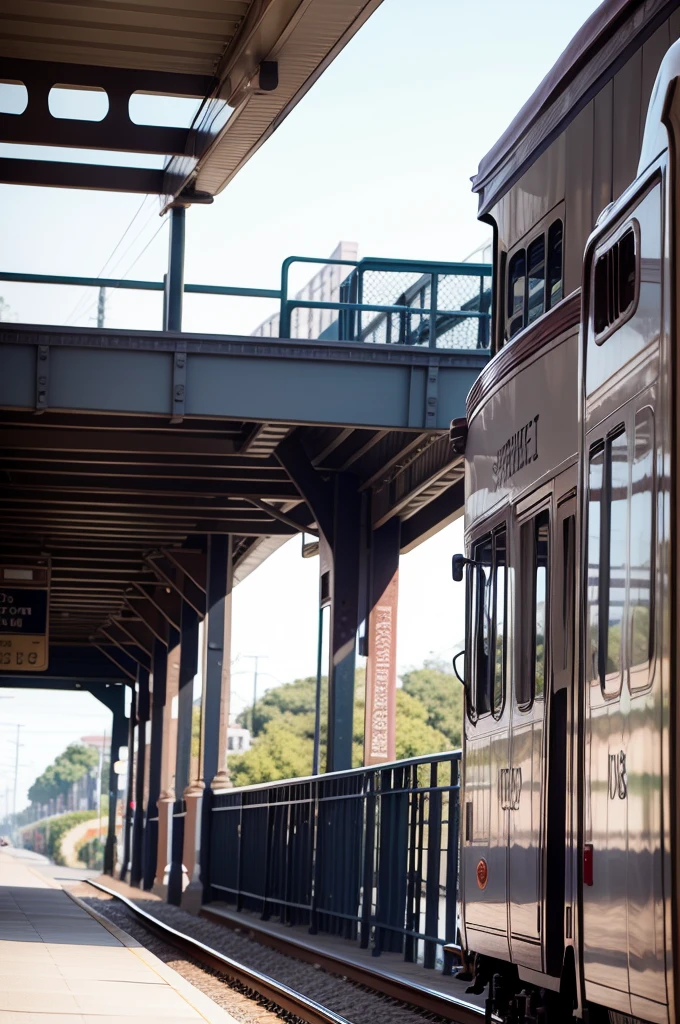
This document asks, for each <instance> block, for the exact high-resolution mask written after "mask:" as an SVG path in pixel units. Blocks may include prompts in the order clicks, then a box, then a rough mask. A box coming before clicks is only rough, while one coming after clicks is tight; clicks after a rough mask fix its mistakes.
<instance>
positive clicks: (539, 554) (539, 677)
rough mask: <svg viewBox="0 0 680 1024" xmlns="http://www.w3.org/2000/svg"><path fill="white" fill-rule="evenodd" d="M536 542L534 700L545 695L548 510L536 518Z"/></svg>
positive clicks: (533, 647) (533, 648) (533, 646)
mask: <svg viewBox="0 0 680 1024" xmlns="http://www.w3.org/2000/svg"><path fill="white" fill-rule="evenodd" d="M535 524H536V533H535V540H534V601H533V618H534V642H533V644H532V650H533V652H534V698H535V699H539V698H540V697H542V696H543V695H544V693H545V666H546V657H545V655H546V626H547V613H548V542H549V539H550V533H549V531H550V526H549V519H548V510H547V509H546V510H545V511H544V512H541V514H540V515H538V516H536V519H535Z"/></svg>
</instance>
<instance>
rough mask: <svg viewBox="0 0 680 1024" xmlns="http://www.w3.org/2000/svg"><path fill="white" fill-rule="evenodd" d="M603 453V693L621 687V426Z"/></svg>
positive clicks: (624, 520)
mask: <svg viewBox="0 0 680 1024" xmlns="http://www.w3.org/2000/svg"><path fill="white" fill-rule="evenodd" d="M607 456H608V458H607V475H608V477H609V480H608V488H607V490H608V494H607V497H608V499H609V500H608V506H609V508H608V513H609V515H608V534H609V537H608V540H609V544H608V552H606V556H607V577H608V594H607V614H606V623H607V626H606V629H607V637H606V661H605V666H606V667H605V675H604V680H603V690H604V693H605V694H606V695H607V696H612V695H613V694H616V693H618V692H619V690H620V688H621V670H622V668H623V659H622V654H623V636H622V633H623V611H624V607H625V603H626V564H627V561H628V559H627V549H628V543H627V542H628V438H627V436H626V432H625V430H624V431H621V433H619V434H617V435H616V436H614V437H610V438H608V440H607ZM603 618H605V617H604V616H603Z"/></svg>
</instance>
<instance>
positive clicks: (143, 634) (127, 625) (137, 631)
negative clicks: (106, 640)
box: [113, 615, 154, 669]
mask: <svg viewBox="0 0 680 1024" xmlns="http://www.w3.org/2000/svg"><path fill="white" fill-rule="evenodd" d="M113 622H114V623H115V625H116V626H117V628H118V631H119V633H122V634H123V635H124V636H127V637H128V640H129V641H130V643H133V644H134V645H135V646H136V647H137V648H139V650H141V651H143V652H144V654H145V655H146V656H147V659H148V662H149V664H148V666H147V668H148V669H150V668H151V652H152V651H153V641H154V635H153V633H152V632H151V630H150V629H149V627H148V626H147V625H146V624H145V623H144V622H142V621H141V619H132V618H129V617H124V616H122V615H121V617H120V618H117V619H114V620H113ZM140 664H143V662H140Z"/></svg>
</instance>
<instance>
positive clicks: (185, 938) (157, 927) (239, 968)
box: [87, 879, 484, 1024]
mask: <svg viewBox="0 0 680 1024" xmlns="http://www.w3.org/2000/svg"><path fill="white" fill-rule="evenodd" d="M87 884H88V885H90V886H92V887H93V888H94V889H98V890H99V891H100V892H101V893H103V894H105V895H106V896H108V897H110V898H112V899H114V900H116V901H117V902H119V903H121V904H123V905H124V906H125V908H126V910H127V911H128V913H130V914H131V915H132V916H133V918H134V919H135V920H136V921H137V922H138V923H139V924H141V925H142V927H143V928H145V929H146V930H147V931H149V932H150V933H151V934H152V935H154V936H155V937H156V938H158V939H160V940H161V941H162V942H164V943H166V944H167V945H169V946H172V947H173V948H175V949H177V950H178V951H179V952H181V953H182V954H183V955H184V956H187V957H190V958H191V959H193V960H194V961H198V962H199V963H200V964H202V965H203V966H205V967H207V968H208V969H209V970H211V971H214V972H215V973H217V974H220V975H222V976H223V977H225V978H226V979H228V980H229V981H230V982H232V983H236V984H237V985H239V986H242V987H243V988H245V989H247V990H250V991H252V992H253V993H255V994H256V996H257V997H259V998H261V999H263V1000H266V1001H267V1002H268V1003H271V1004H273V1005H274V1006H276V1007H278V1008H280V1009H281V1010H284V1011H285V1012H286V1013H289V1014H292V1015H293V1016H294V1017H296V1018H298V1019H299V1020H302V1021H305V1022H307V1024H354V1022H353V1021H352V1020H350V1019H349V1018H347V1017H343V1016H342V1015H341V1014H338V1013H336V1012H335V1011H334V1010H332V1009H330V1008H329V1007H327V1006H323V1005H322V1004H321V1003H319V1002H317V1001H316V1000H314V999H310V998H309V997H308V996H306V995H304V994H303V993H301V992H298V991H297V990H296V989H294V988H291V987H290V986H289V985H286V984H284V983H283V982H280V981H277V980H276V979H275V978H272V977H271V976H270V975H267V974H264V973H263V972H262V971H258V970H256V969H255V968H253V967H249V966H247V965H246V964H243V963H240V962H239V961H238V960H235V959H234V958H233V957H230V956H227V955H226V954H225V953H221V952H220V951H219V950H216V949H213V948H212V947H211V946H208V945H206V944H205V943H203V942H201V941H200V940H199V939H196V938H194V937H193V936H190V935H186V934H185V933H184V932H181V931H178V930H177V929H176V928H173V927H172V926H171V925H169V924H167V923H166V922H164V921H161V920H159V919H158V918H157V917H154V916H153V914H150V913H148V911H146V910H143V909H142V908H141V907H139V906H138V905H137V904H136V903H135V902H134V901H133V900H131V899H128V898H127V897H126V896H123V895H122V894H121V893H119V892H117V891H116V890H115V889H109V888H108V887H107V886H105V885H102V884H101V883H99V882H94V881H92V880H91V879H87ZM282 951H283V950H282ZM298 953H299V951H298V950H297V949H296V948H295V947H293V946H291V947H289V948H288V950H287V955H288V956H293V957H297V956H298ZM323 959H324V960H328V959H329V958H328V957H324V958H323ZM324 966H325V967H326V969H327V970H330V972H331V973H333V974H342V975H344V976H345V977H351V980H352V981H354V982H357V983H358V984H360V985H361V986H362V987H364V988H366V989H370V990H372V991H373V992H376V993H378V992H379V993H380V994H381V995H387V996H389V997H390V998H392V999H396V1000H398V1001H399V1002H400V1003H401V1004H402V1005H403V1004H404V1003H407V1004H408V1005H409V1006H411V1007H413V1009H414V1011H417V1012H420V1013H423V1012H425V1013H426V1014H428V1015H431V1014H437V1016H438V1017H440V1018H443V1019H445V1020H449V1021H452V1022H455V1024H480V1022H481V1020H482V1018H483V1016H484V1014H483V1011H481V1010H478V1009H477V1008H476V1007H472V1006H470V1005H467V1004H463V1003H461V1004H458V1003H457V1002H456V1001H454V1000H448V1001H445V1000H436V1005H435V1004H433V1001H432V999H431V998H430V999H427V998H426V995H427V991H426V990H425V989H420V988H419V987H418V986H417V985H415V986H410V985H407V984H406V983H403V984H400V985H398V986H397V987H396V988H395V986H394V985H392V986H390V985H389V984H387V985H384V984H380V983H379V982H378V980H377V977H376V972H374V971H366V972H364V973H363V974H362V972H361V971H360V969H358V968H357V969H354V970H353V971H352V972H351V974H348V972H347V970H346V969H345V965H343V964H342V962H340V961H338V962H337V963H336V965H335V969H333V967H332V965H329V964H327V963H324Z"/></svg>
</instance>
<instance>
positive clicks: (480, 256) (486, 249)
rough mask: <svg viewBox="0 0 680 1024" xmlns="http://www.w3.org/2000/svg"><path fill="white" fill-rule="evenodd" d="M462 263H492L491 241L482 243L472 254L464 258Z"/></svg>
mask: <svg viewBox="0 0 680 1024" xmlns="http://www.w3.org/2000/svg"><path fill="white" fill-rule="evenodd" d="M463 263H493V241H492V239H489V240H488V242H483V243H482V245H480V246H478V247H477V248H476V249H475V251H474V252H471V253H470V255H469V256H466V257H465V259H464V260H463Z"/></svg>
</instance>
